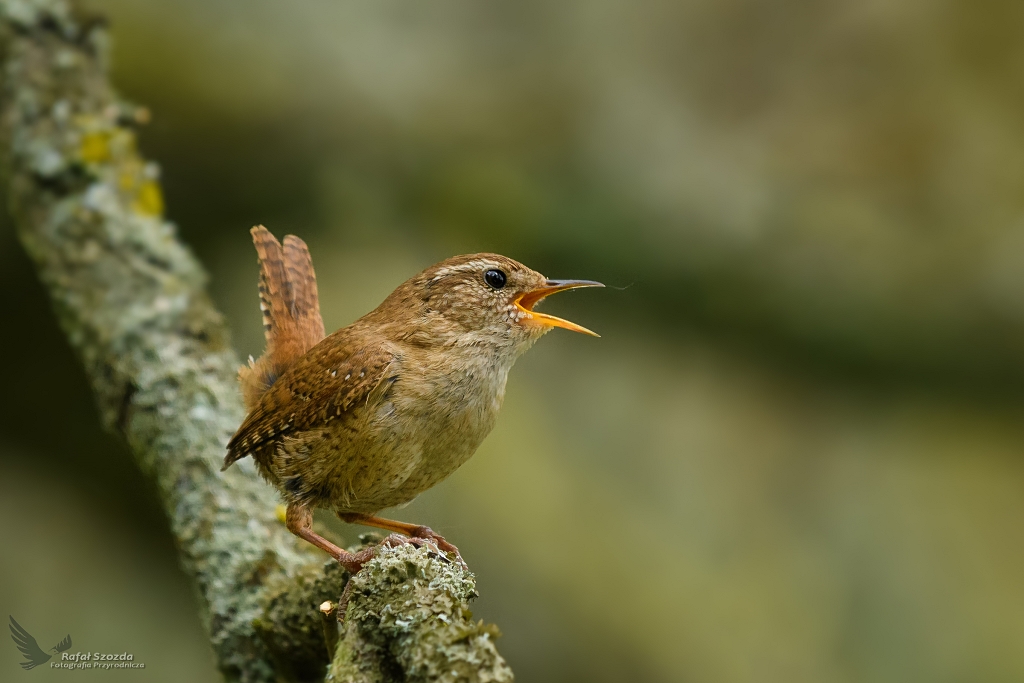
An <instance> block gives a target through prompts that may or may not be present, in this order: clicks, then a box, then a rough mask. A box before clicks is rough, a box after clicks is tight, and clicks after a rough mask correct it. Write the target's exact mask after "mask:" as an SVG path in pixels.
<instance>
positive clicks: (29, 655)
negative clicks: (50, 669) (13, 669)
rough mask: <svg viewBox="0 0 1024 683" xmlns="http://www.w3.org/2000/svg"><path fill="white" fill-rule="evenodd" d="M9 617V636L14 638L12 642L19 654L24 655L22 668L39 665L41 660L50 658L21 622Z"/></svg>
mask: <svg viewBox="0 0 1024 683" xmlns="http://www.w3.org/2000/svg"><path fill="white" fill-rule="evenodd" d="M8 616H9V617H10V620H11V623H10V624H9V626H10V629H11V638H12V639H13V640H14V644H15V645H16V646H17V647H18V650H20V651H21V654H23V655H25V660H26V661H24V662H21V667H22V668H23V669H26V670H27V669H31V668H33V667H35V666H39V665H40V664H42V663H43V662H45V661H47V660H49V659H50V655H48V654H46V653H45V652H43V651H42V649H40V647H39V643H37V642H36V639H35V638H33V637H32V634H30V633H29V632H28V631H26V630H25V629H24V628H23V627H22V625H21V624H19V623H18V622H17V621H15V620H14V617H11V616H10V615H8Z"/></svg>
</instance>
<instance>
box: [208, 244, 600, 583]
mask: <svg viewBox="0 0 1024 683" xmlns="http://www.w3.org/2000/svg"><path fill="white" fill-rule="evenodd" d="M252 237H253V242H254V244H255V245H256V250H257V253H258V254H259V262H260V287H259V290H260V308H261V309H262V310H263V323H264V329H265V333H266V343H267V348H266V351H265V353H264V355H263V356H262V357H261V358H260V359H259V360H258V361H253V360H252V359H250V361H249V366H248V367H243V368H242V369H241V371H240V372H239V379H240V382H241V385H242V393H243V396H244V398H245V402H246V406H247V408H248V410H249V414H248V416H247V417H246V418H245V421H244V422H243V423H242V426H241V427H239V429H238V432H237V433H236V434H235V435H234V437H233V438H232V439H231V441H230V442H229V443H228V454H227V457H226V458H225V459H224V468H225V469H227V467H229V466H230V465H231V464H232V463H233V462H235V461H236V460H239V459H240V458H244V457H246V456H248V455H251V456H253V458H254V460H255V461H256V467H257V468H258V470H259V472H260V474H261V475H262V476H263V477H264V478H265V479H267V480H268V481H269V482H271V483H272V484H273V485H274V486H276V487H277V488H278V490H280V492H281V494H282V496H284V499H285V501H286V502H287V506H288V507H287V514H286V522H287V525H288V529H289V530H290V531H292V533H294V534H296V535H298V536H299V537H301V538H303V539H305V540H307V541H309V542H310V543H313V544H314V545H316V546H318V547H319V548H322V549H323V550H325V551H327V552H328V553H330V555H332V556H333V557H335V558H336V559H337V560H338V561H339V562H340V563H342V564H343V565H344V566H345V567H346V568H347V569H349V570H350V571H358V570H359V568H360V567H361V566H362V564H363V563H364V562H366V561H367V560H368V559H369V558H370V557H372V555H373V552H374V549H369V550H366V551H363V552H360V553H350V552H347V551H345V550H343V549H342V548H339V547H338V546H336V545H334V544H333V543H331V542H330V541H328V540H327V539H325V538H323V537H322V536H320V535H318V534H316V533H315V532H314V531H313V529H312V518H313V517H312V511H313V509H315V508H326V509H331V510H334V511H335V512H336V513H337V514H338V516H340V517H341V518H342V519H343V520H345V521H346V522H353V523H359V524H365V525H369V526H374V527H378V528H381V529H386V530H388V531H391V532H398V533H400V534H404V535H405V536H409V537H412V538H417V539H426V540H428V541H430V542H432V543H434V544H436V545H437V547H439V548H440V549H442V550H444V551H446V552H454V553H455V554H456V555H458V550H457V549H456V548H455V546H453V545H451V544H450V543H448V542H447V541H445V540H444V539H443V538H442V537H441V536H439V535H438V534H435V533H434V532H433V531H432V530H430V529H429V528H427V527H424V526H416V525H413V524H405V523H403V522H395V521H392V520H387V519H381V518H379V517H376V516H374V515H375V513H377V512H378V511H380V510H383V509H384V508H388V507H392V506H396V505H401V504H404V503H408V502H409V501H411V500H412V499H413V498H415V497H416V496H417V495H418V494H419V493H421V492H423V491H425V490H426V489H428V488H430V487H431V486H434V485H435V484H437V483H438V482H440V481H441V480H442V479H444V478H445V477H447V476H448V475H450V474H451V473H452V472H454V471H455V470H456V469H458V467H459V466H460V465H462V464H463V463H464V462H466V460H468V459H469V457H470V456H471V455H473V452H474V451H476V449H477V447H478V446H479V445H480V442H481V441H483V439H484V437H485V436H487V434H488V432H490V431H491V428H492V427H493V426H494V421H495V418H496V417H497V415H498V409H499V408H500V407H501V403H502V399H503V398H504V396H505V381H506V379H507V378H508V372H509V369H511V367H512V364H513V363H514V362H515V360H516V358H518V357H519V356H520V355H521V354H522V353H523V352H524V351H526V350H527V349H528V348H530V346H532V345H533V343H534V342H536V341H537V339H539V338H540V337H541V336H542V335H543V334H544V333H545V332H547V331H549V330H550V329H552V328H554V327H562V328H565V329H568V330H574V331H576V332H583V333H585V334H591V335H593V334H594V333H593V332H591V331H590V330H587V329H586V328H583V327H580V326H579V325H576V324H575V323H571V322H568V321H566V320H562V319H561V318H556V317H554V316H550V315H545V314H543V313H539V312H537V311H535V310H534V306H536V304H537V303H539V302H540V301H541V300H542V299H544V297H546V296H548V295H550V294H554V293H555V292H561V291H564V290H567V289H573V288H576V287H601V286H602V285H601V284H600V283H598V282H591V281H588V280H548V279H546V278H545V277H544V276H543V275H541V274H540V273H538V272H536V271H533V270H530V269H529V268H527V267H526V266H524V265H523V264H521V263H518V262H516V261H513V260H512V259H510V258H506V257H504V256H499V255H497V254H470V255H466V256H454V257H452V258H450V259H447V260H445V261H442V262H441V263H438V264H437V265H434V266H431V267H430V268H427V269H426V270H424V271H423V272H422V273H420V274H419V275H416V276H414V277H412V278H411V279H409V280H407V281H406V282H405V283H403V284H402V285H400V286H399V287H398V289H396V290H395V291H394V292H392V293H391V295H390V296H388V297H387V299H385V300H384V302H383V303H382V304H381V305H380V306H378V307H377V308H376V309H375V310H373V311H371V312H370V313H368V314H366V315H365V316H363V317H362V318H360V319H359V320H357V321H355V322H354V323H352V324H351V325H349V326H347V327H344V328H342V329H340V330H338V331H337V332H335V333H334V334H331V335H330V336H328V337H324V324H323V321H322V319H321V317H320V305H319V300H318V295H317V287H316V277H315V275H314V272H313V264H312V260H311V258H310V256H309V251H308V249H307V248H306V245H305V243H304V242H303V241H302V240H300V239H298V238H297V237H295V236H293V235H288V236H287V237H285V238H284V244H283V245H282V244H280V243H278V241H277V240H276V239H275V238H274V236H273V235H271V234H270V232H269V231H268V230H267V229H266V228H264V227H263V226H257V227H255V228H253V229H252ZM594 336H597V335H594ZM401 538H402V537H398V536H395V535H394V534H392V536H390V537H389V539H390V540H389V542H391V543H395V542H402V541H401V540H400V539H401Z"/></svg>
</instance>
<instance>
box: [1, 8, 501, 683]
mask: <svg viewBox="0 0 1024 683" xmlns="http://www.w3.org/2000/svg"><path fill="white" fill-rule="evenodd" d="M106 44H107V32H106V29H105V24H104V22H103V21H102V19H101V18H98V17H91V16H87V15H85V14H84V13H82V12H81V11H80V10H79V9H78V8H77V6H76V5H75V4H73V3H72V2H69V1H68V0H0V50H2V64H3V70H4V71H3V84H2V110H0V114H2V122H3V129H2V130H3V136H2V140H3V144H2V145H0V147H2V148H3V155H4V158H3V161H4V165H3V167H4V170H5V177H6V180H7V183H8V189H9V203H10V208H11V215H12V217H13V219H14V223H15V228H16V230H17V231H18V235H19V237H20V239H21V242H22V244H23V245H24V247H25V249H26V251H27V252H28V253H29V255H30V256H31V258H32V259H33V261H34V262H35V265H36V268H37V271H38V274H39V277H40V279H41V280H42V282H43V283H44V285H45V286H46V287H47V289H48V290H49V293H50V296H51V300H52V302H53V306H54V309H55V311H56V314H57V316H58V319H59V321H60V324H61V326H62V328H63V330H64V332H65V333H66V335H67V338H68V340H69V342H70V343H71V345H72V347H73V348H74V349H75V351H76V353H77V354H78V356H79V358H80V359H81V362H82V364H83V366H84V368H85V372H86V374H87V376H88V378H89V381H90V383H91V385H92V388H93V391H94V393H95V396H96V402H97V406H98V410H99V414H100V417H101V419H102V420H103V423H104V425H105V426H106V427H107V428H108V429H111V430H114V431H116V432H118V433H120V434H122V435H123V437H124V438H125V439H126V440H127V442H128V444H129V446H130V448H131V450H132V452H133V453H134V454H135V457H136V459H137V461H138V463H139V466H140V467H141V468H142V469H143V471H145V472H146V473H147V474H148V475H149V476H151V477H152V478H153V479H154V481H155V482H156V485H157V488H158V490H159V492H160V496H161V502H162V504H163V507H164V509H165V511H166V513H167V517H168V520H169V523H170V526H171V530H172V532H173V533H174V535H175V537H176V538H177V540H178V546H179V549H180V554H181V562H182V565H183V567H184V569H185V571H186V572H187V573H188V574H189V575H190V576H191V577H192V579H193V580H194V583H195V586H196V589H197V593H198V598H199V604H200V606H201V610H202V615H203V621H204V623H205V625H206V627H207V629H208V631H209V635H210V641H211V643H212V645H213V648H214V652H215V654H216V658H217V662H218V665H219V667H220V669H221V671H222V672H223V674H224V676H225V678H226V679H228V680H240V681H254V682H255V681H278V680H297V681H298V680H302V681H305V680H318V679H322V678H323V676H324V675H325V670H326V669H327V666H328V664H329V663H330V660H331V659H332V658H333V663H330V672H329V674H328V677H329V678H331V679H333V680H339V681H374V682H377V681H392V680H395V681H398V680H403V681H405V680H409V681H414V680H415V681H420V680H422V681H426V680H451V681H455V680H459V681H463V680H465V681H509V680H511V679H512V675H511V671H510V670H509V669H508V667H507V665H506V664H505V663H504V661H503V660H502V659H501V657H500V656H499V655H498V653H497V650H496V649H495V647H494V643H493V640H494V636H495V635H496V631H495V630H494V629H493V627H486V626H484V625H483V624H482V623H480V624H474V623H473V622H472V621H471V615H470V613H469V609H468V606H467V604H468V601H469V600H470V599H471V598H472V597H473V596H474V595H475V588H474V581H473V576H472V574H470V573H468V572H465V571H463V570H462V569H460V568H459V567H458V566H455V565H452V564H451V563H449V562H448V561H447V560H446V559H444V558H441V557H439V556H436V555H433V554H431V553H430V552H428V551H427V550H426V549H415V548H411V547H401V548H396V549H388V550H385V551H383V552H382V553H381V554H380V555H379V556H378V557H377V558H375V559H374V560H373V561H371V562H370V563H369V564H368V565H367V567H366V569H364V571H363V572H361V573H360V574H359V575H358V576H357V577H356V578H355V579H354V580H353V585H352V587H351V589H350V593H351V600H350V601H349V603H348V609H347V615H348V618H347V620H346V621H345V626H344V631H343V633H342V636H341V639H340V642H339V645H338V647H337V650H336V652H335V653H328V652H327V646H326V644H325V638H324V633H323V626H322V622H321V615H320V614H319V612H318V611H317V608H318V606H319V604H320V603H321V602H323V601H324V600H337V599H338V598H339V596H340V594H341V592H342V588H343V587H344V585H345V582H346V580H347V579H348V577H347V575H346V574H345V572H344V571H343V570H342V569H341V568H340V567H339V566H338V565H337V564H336V563H334V562H327V563H325V562H324V561H323V559H322V556H319V555H317V554H316V553H315V552H314V551H312V550H311V549H309V548H307V547H306V546H305V545H304V544H301V543H300V542H299V541H298V540H297V539H295V538H294V537H293V536H292V535H291V534H289V533H288V531H287V530H286V529H285V528H284V525H283V524H282V523H281V522H280V521H279V520H278V518H277V516H276V502H277V501H276V500H275V498H274V494H273V491H272V489H271V488H270V487H269V486H267V485H266V484H264V483H263V482H262V481H260V480H259V478H258V476H257V475H256V472H255V470H254V469H253V467H252V465H251V464H250V463H244V464H242V466H241V467H238V466H236V467H234V468H232V469H231V470H230V471H228V472H227V473H225V474H220V473H219V467H220V462H221V459H222V457H223V454H224V446H225V444H226V442H227V440H228V438H229V437H230V436H231V434H232V433H233V431H234V429H235V427H236V426H237V425H238V424H239V423H240V421H241V419H242V416H243V409H242V404H241V399H240V396H239V393H238V389H237V385H236V380H235V372H236V368H237V367H238V365H239V363H238V359H237V358H236V356H235V354H234V352H233V351H232V350H231V347H230V344H229V340H228V332H227V328H226V326H225V324H224V320H223V318H222V316H221V315H220V314H219V313H218V312H217V311H216V309H215V308H214V307H213V305H212V303H211V302H210V299H209V297H208V296H207V294H206V292H205V282H206V277H205V274H204V272H203V270H202V268H201V266H200V265H199V263H198V262H197V261H196V259H195V258H194V257H193V256H192V254H191V253H190V252H189V251H188V250H187V248H185V247H184V246H183V245H182V244H181V243H180V242H179V241H178V240H177V238H176V236H175V229H174V226H173V225H172V224H170V223H169V222H167V221H166V220H164V218H163V200H162V195H161V192H160V185H159V177H158V176H159V169H158V167H157V166H156V164H154V163H152V162H148V161H146V160H145V159H143V158H142V157H141V156H140V155H139V153H138V151H137V149H136V137H135V131H134V127H135V126H137V125H140V124H141V123H143V122H144V121H145V120H146V119H147V118H148V113H147V112H146V111H145V110H144V109H142V108H139V107H136V106H134V105H132V104H130V103H129V102H127V101H125V100H123V99H122V98H121V97H120V96H119V95H118V94H117V93H116V92H115V91H114V90H113V88H112V87H111V86H110V84H109V82H108V80H107V75H106V57H105V46H106Z"/></svg>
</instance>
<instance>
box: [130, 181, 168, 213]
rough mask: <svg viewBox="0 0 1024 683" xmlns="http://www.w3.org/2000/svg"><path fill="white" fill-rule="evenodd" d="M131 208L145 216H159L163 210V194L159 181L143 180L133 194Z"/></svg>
mask: <svg viewBox="0 0 1024 683" xmlns="http://www.w3.org/2000/svg"><path fill="white" fill-rule="evenodd" d="M132 208H133V209H135V211H136V212H137V213H141V214H144V215H146V216H159V215H161V214H163V212H164V194H163V192H162V191H161V190H160V183H158V182H156V181H155V180H145V181H143V183H142V186H141V187H140V188H139V191H138V193H137V194H136V195H135V201H134V202H132Z"/></svg>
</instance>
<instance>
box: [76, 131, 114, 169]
mask: <svg viewBox="0 0 1024 683" xmlns="http://www.w3.org/2000/svg"><path fill="white" fill-rule="evenodd" d="M109 137H110V136H109V134H108V133H107V132H106V131H92V132H89V133H86V134H85V135H83V136H82V143H81V144H80V145H79V146H78V156H79V158H81V160H82V161H84V162H85V163H87V164H100V163H103V162H104V161H109V160H110V145H109V144H108V139H109Z"/></svg>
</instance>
